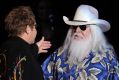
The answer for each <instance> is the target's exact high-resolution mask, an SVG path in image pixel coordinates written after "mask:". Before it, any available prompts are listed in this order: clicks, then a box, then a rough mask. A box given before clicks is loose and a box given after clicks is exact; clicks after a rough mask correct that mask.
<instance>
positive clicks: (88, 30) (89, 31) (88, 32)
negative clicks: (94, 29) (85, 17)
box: [84, 28, 91, 37]
mask: <svg viewBox="0 0 119 80" xmlns="http://www.w3.org/2000/svg"><path fill="white" fill-rule="evenodd" d="M84 34H85V36H86V37H88V36H90V35H91V29H89V28H88V29H87V30H86V31H85V32H84Z"/></svg>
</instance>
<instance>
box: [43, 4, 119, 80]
mask: <svg viewBox="0 0 119 80" xmlns="http://www.w3.org/2000/svg"><path fill="white" fill-rule="evenodd" d="M63 20H64V22H65V23H66V24H67V25H70V26H71V27H70V28H69V31H68V33H67V36H66V39H65V41H64V44H63V45H62V46H61V47H60V48H59V49H57V50H56V51H55V52H54V53H53V54H52V55H50V56H49V57H48V58H47V59H46V60H45V61H44V63H43V64H42V69H43V73H44V77H45V80H119V63H118V61H117V59H116V54H115V51H114V49H113V46H112V45H111V44H109V43H108V41H107V40H106V39H105V36H104V34H103V32H106V31H108V30H109V29H110V23H109V22H107V21H106V20H103V19H99V18H98V11H97V9H96V8H94V7H92V6H90V5H80V6H79V7H78V8H77V10H76V13H75V16H74V20H73V21H70V20H69V19H68V18H67V17H66V16H63Z"/></svg>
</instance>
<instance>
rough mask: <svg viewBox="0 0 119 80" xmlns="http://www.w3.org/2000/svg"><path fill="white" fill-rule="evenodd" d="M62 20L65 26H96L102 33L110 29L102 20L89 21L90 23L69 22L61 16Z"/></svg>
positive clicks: (80, 21) (107, 23)
mask: <svg viewBox="0 0 119 80" xmlns="http://www.w3.org/2000/svg"><path fill="white" fill-rule="evenodd" d="M63 20H64V22H65V23H66V24H67V25H73V26H78V25H98V26H99V27H100V28H101V29H102V31H103V32H106V31H108V30H109V29H110V24H109V22H107V21H105V20H102V19H95V20H91V21H82V20H78V21H77V20H74V21H69V19H68V18H67V17H66V16H63Z"/></svg>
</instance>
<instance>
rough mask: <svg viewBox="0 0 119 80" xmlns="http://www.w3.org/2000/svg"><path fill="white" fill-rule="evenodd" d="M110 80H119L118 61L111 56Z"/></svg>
mask: <svg viewBox="0 0 119 80" xmlns="http://www.w3.org/2000/svg"><path fill="white" fill-rule="evenodd" d="M109 79H110V80H119V62H118V59H117V58H116V57H115V56H113V58H112V60H111V64H110V75H109Z"/></svg>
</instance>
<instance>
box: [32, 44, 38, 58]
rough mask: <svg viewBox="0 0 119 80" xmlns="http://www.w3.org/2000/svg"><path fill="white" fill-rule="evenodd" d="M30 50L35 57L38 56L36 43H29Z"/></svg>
mask: <svg viewBox="0 0 119 80" xmlns="http://www.w3.org/2000/svg"><path fill="white" fill-rule="evenodd" d="M31 50H32V51H33V53H34V54H33V55H34V56H35V57H36V58H37V57H38V46H37V45H36V44H32V45H31Z"/></svg>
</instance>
